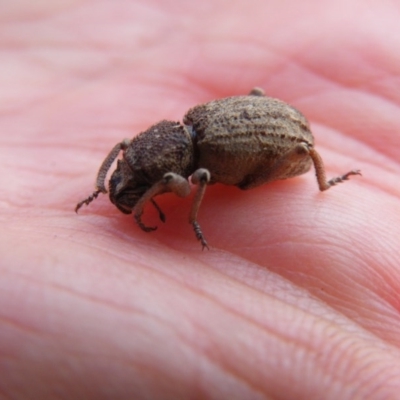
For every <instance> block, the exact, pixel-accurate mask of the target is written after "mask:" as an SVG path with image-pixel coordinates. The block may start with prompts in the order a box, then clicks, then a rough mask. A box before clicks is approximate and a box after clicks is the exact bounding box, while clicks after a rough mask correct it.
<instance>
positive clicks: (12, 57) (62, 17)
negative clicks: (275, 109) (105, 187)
mask: <svg viewBox="0 0 400 400" xmlns="http://www.w3.org/2000/svg"><path fill="white" fill-rule="evenodd" d="M1 10H2V11H1V16H0V18H1V24H0V44H1V45H0V46H1V47H0V49H1V51H0V88H1V90H0V140H1V142H0V144H1V146H0V167H1V171H2V178H1V182H2V183H1V185H0V221H1V224H0V235H1V239H0V254H1V259H0V398H2V399H3V398H4V399H111V398H112V399H228V398H229V399H396V398H398V396H399V395H398V393H400V350H399V347H400V266H399V256H398V253H399V248H400V239H399V238H400V202H399V197H400V186H399V174H400V162H399V160H400V134H399V132H400V113H399V106H400V91H399V89H398V87H399V75H400V63H399V56H398V48H399V45H400V26H399V23H398V16H399V13H400V5H399V3H397V4H396V2H390V1H386V2H385V1H382V2H365V1H363V0H359V1H348V0H339V1H336V2H334V3H333V2H329V1H317V0H306V1H302V2H297V1H294V0H293V1H264V2H262V1H256V0H249V1H246V2H241V1H237V0H233V1H229V2H226V1H222V0H216V1H202V2H187V1H183V0H181V1H165V0H163V1H155V0H151V1H149V0H148V1H146V2H144V1H139V0H137V1H125V2H120V3H116V2H112V1H96V2H94V1H86V2H83V1H79V0H75V1H72V0H64V1H58V2H50V1H48V2H32V1H27V0H20V1H14V2H6V1H2V2H1ZM253 86H260V87H262V88H264V89H265V91H266V93H267V94H268V95H269V96H272V97H277V98H280V99H282V100H284V101H286V102H288V103H290V104H292V105H293V106H295V107H296V108H298V109H299V110H301V111H302V112H303V113H304V114H305V115H306V116H307V118H308V119H309V120H310V123H311V128H312V131H313V133H314V136H315V140H316V148H317V150H318V151H319V152H320V154H321V156H322V157H323V159H324V162H325V164H326V170H327V174H328V177H332V176H336V175H339V174H341V173H345V172H347V171H348V170H350V169H354V168H357V169H360V170H361V171H362V174H363V176H362V177H359V176H355V177H351V179H350V180H349V181H348V182H345V183H343V184H340V185H337V186H336V187H334V188H331V189H330V190H328V191H326V192H323V193H322V192H319V191H318V186H317V183H316V179H315V176H314V173H313V172H310V173H308V174H306V175H303V176H301V177H298V178H294V179H290V180H286V181H279V182H273V183H270V184H268V185H264V186H261V187H259V188H257V189H253V190H250V191H240V190H238V189H237V188H235V187H227V186H222V185H214V186H212V187H209V188H208V189H207V192H206V196H205V199H204V202H203V204H202V207H201V209H200V213H199V222H200V224H201V226H202V229H203V232H204V234H205V236H206V239H207V240H208V243H209V245H210V250H209V251H207V250H205V251H201V246H200V244H199V242H197V241H196V239H195V237H194V233H193V232H192V229H191V227H190V225H189V224H188V222H187V218H188V214H189V210H190V206H191V200H192V197H189V198H185V199H180V198H177V197H176V196H174V195H172V194H167V195H164V196H161V197H159V198H158V203H159V205H160V206H161V208H162V209H163V211H164V212H165V214H166V217H167V221H166V223H165V224H163V223H161V222H160V221H158V220H157V214H156V212H155V210H154V209H152V207H148V208H146V210H145V214H144V216H143V221H144V222H145V223H148V224H149V225H153V224H158V230H157V231H156V232H153V233H150V234H148V233H145V232H142V231H141V230H140V229H139V228H138V227H137V226H136V225H135V223H134V221H133V218H132V217H131V216H127V215H123V214H122V213H120V212H119V211H118V210H117V209H116V208H115V207H114V206H113V205H112V204H111V203H110V202H109V201H108V198H107V196H104V195H101V196H99V198H98V199H97V200H96V201H94V202H93V203H91V204H90V206H89V207H83V208H82V209H81V210H80V211H79V214H78V215H76V214H75V213H74V207H75V205H76V203H77V202H78V201H80V200H82V199H83V198H85V197H86V196H87V195H89V194H90V193H91V192H92V191H93V183H94V179H95V176H96V173H97V169H98V167H99V166H100V164H101V162H102V160H103V159H104V157H105V156H106V154H107V153H108V151H109V150H110V149H111V148H112V146H114V145H115V144H116V143H117V142H118V141H120V140H121V139H123V138H125V137H133V136H135V135H136V134H138V133H139V132H141V131H143V130H145V129H146V128H147V127H148V126H150V125H151V124H153V123H155V122H157V121H159V120H161V119H164V118H165V119H170V120H181V119H182V117H183V115H184V113H185V112H186V111H187V110H188V109H189V108H190V107H191V106H193V105H195V104H199V103H201V102H205V101H209V100H213V99H216V98H221V97H225V96H229V95H238V94H245V93H247V92H248V91H249V90H250V89H251V88H252V87H253Z"/></svg>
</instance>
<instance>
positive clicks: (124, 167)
mask: <svg viewBox="0 0 400 400" xmlns="http://www.w3.org/2000/svg"><path fill="white" fill-rule="evenodd" d="M149 188H150V185H149V184H146V183H143V182H138V181H137V180H135V177H134V175H133V173H132V170H131V169H130V168H129V165H128V164H127V162H126V161H125V160H123V159H122V160H118V164H117V168H116V169H115V171H114V172H113V173H112V175H111V178H110V181H109V196H110V201H111V203H113V204H114V205H115V206H116V207H117V208H118V209H119V210H120V211H122V212H123V213H124V214H131V213H132V210H133V208H134V207H135V205H136V203H137V202H138V201H139V199H140V198H141V197H142V196H143V194H144V193H145V192H146V191H147V190H148V189H149Z"/></svg>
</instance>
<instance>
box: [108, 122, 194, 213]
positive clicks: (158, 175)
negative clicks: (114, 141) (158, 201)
mask: <svg viewBox="0 0 400 400" xmlns="http://www.w3.org/2000/svg"><path fill="white" fill-rule="evenodd" d="M193 146H194V145H193V140H192V136H191V134H190V132H189V130H188V129H187V128H186V127H185V126H183V125H182V124H181V123H179V122H174V121H166V120H164V121H161V122H159V123H157V124H155V125H153V126H151V127H150V128H149V129H147V130H146V131H144V132H142V133H140V134H139V135H138V136H136V137H135V138H134V139H133V140H132V142H131V144H130V145H129V146H128V147H127V148H126V149H125V150H124V152H123V157H122V159H121V160H118V164H117V168H116V169H115V171H114V172H113V174H112V175H111V178H110V181H109V195H110V200H111V202H112V203H113V204H115V205H116V207H117V208H118V209H119V210H121V211H122V212H123V213H126V214H129V213H131V212H132V209H133V208H134V206H135V205H136V203H137V202H138V200H139V199H140V198H141V197H142V196H143V194H144V193H145V192H146V191H147V190H148V189H150V188H151V187H152V186H153V185H154V184H155V183H157V182H158V181H160V180H161V179H162V178H163V176H164V174H166V173H168V172H174V173H176V174H179V175H181V176H183V177H188V176H190V175H191V174H192V173H193V171H194V166H195V159H194V149H193Z"/></svg>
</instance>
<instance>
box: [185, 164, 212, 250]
mask: <svg viewBox="0 0 400 400" xmlns="http://www.w3.org/2000/svg"><path fill="white" fill-rule="evenodd" d="M210 179H211V175H210V172H209V171H208V170H207V169H205V168H199V169H198V170H196V171H195V172H194V173H193V175H192V183H193V184H195V185H197V191H196V194H195V196H194V199H193V204H192V209H191V211H190V215H189V223H190V224H191V225H192V226H193V230H194V233H195V235H196V238H197V240H199V241H200V243H201V246H202V250H204V249H205V248H207V249H209V247H208V244H207V241H206V239H205V237H204V235H203V232H202V230H201V228H200V225H199V223H198V222H197V214H198V212H199V209H200V205H201V202H202V200H203V197H204V193H205V191H206V189H207V185H208V183H209V182H210Z"/></svg>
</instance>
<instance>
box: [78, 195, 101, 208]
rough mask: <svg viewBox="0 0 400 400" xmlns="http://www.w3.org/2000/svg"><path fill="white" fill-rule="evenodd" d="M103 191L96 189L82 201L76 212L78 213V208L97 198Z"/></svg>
mask: <svg viewBox="0 0 400 400" xmlns="http://www.w3.org/2000/svg"><path fill="white" fill-rule="evenodd" d="M100 193H101V190H95V191H94V192H93V193H92V194H91V195H90V196H88V197H87V198H86V199H85V200H82V201H80V202H79V203H78V204H77V205H76V207H75V212H76V213H77V212H78V210H79V209H80V208H81V207H82V206H83V205H84V204H86V205H88V204H89V203H91V202H92V201H93V200H94V199H96V198H97V196H98V195H99V194H100Z"/></svg>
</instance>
